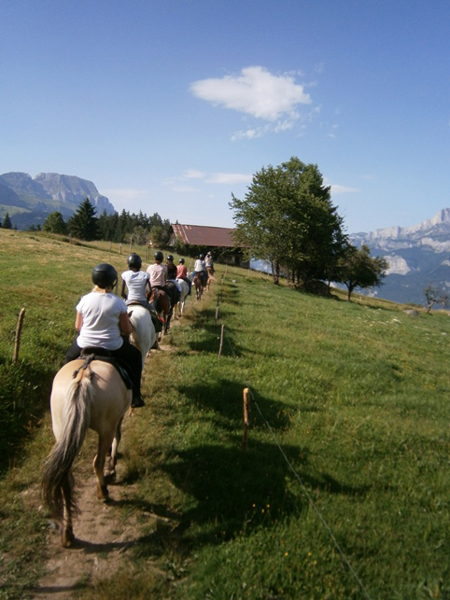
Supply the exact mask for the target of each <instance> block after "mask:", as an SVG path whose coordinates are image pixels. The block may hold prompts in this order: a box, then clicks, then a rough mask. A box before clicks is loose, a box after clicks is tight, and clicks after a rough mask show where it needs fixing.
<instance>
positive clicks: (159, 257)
mask: <svg viewBox="0 0 450 600" xmlns="http://www.w3.org/2000/svg"><path fill="white" fill-rule="evenodd" d="M155 260H159V262H161V261H163V260H164V254H163V253H162V252H161V250H158V252H155Z"/></svg>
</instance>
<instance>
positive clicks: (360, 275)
mask: <svg viewBox="0 0 450 600" xmlns="http://www.w3.org/2000/svg"><path fill="white" fill-rule="evenodd" d="M388 268H389V264H388V262H387V261H386V259H385V258H382V257H380V256H374V257H372V256H370V249H369V247H368V246H366V245H364V244H363V245H362V246H361V248H356V247H355V246H352V245H351V244H348V245H347V246H346V248H345V251H344V254H343V256H341V258H340V259H339V261H338V270H337V277H336V279H337V281H339V282H341V283H343V284H345V286H346V288H347V300H350V298H351V295H352V292H353V291H354V289H355V288H357V287H360V288H364V289H365V288H369V287H374V286H379V285H381V284H382V279H383V277H384V276H385V275H386V270H387V269H388Z"/></svg>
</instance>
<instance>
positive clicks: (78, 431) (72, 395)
mask: <svg viewBox="0 0 450 600" xmlns="http://www.w3.org/2000/svg"><path fill="white" fill-rule="evenodd" d="M91 376H92V371H91V370H90V369H89V373H86V369H85V368H84V366H83V367H82V368H81V369H79V371H78V373H77V372H76V374H75V378H74V379H73V380H72V381H71V382H70V384H69V387H68V389H67V392H66V396H65V398H64V400H63V402H64V406H63V414H64V418H65V424H64V428H63V431H62V433H61V435H60V437H59V439H58V440H57V441H56V442H55V444H54V446H53V449H52V451H51V453H50V455H49V457H48V459H47V461H46V463H45V465H44V475H43V479H42V490H43V497H44V501H45V502H46V504H47V506H48V508H49V510H50V513H51V514H52V515H54V516H55V517H59V518H60V517H61V516H62V514H63V509H64V501H65V502H66V504H67V505H68V506H67V507H68V508H69V509H70V510H72V511H77V505H76V501H75V499H74V495H73V490H74V479H73V476H72V473H71V468H72V464H73V462H74V460H75V458H76V456H77V454H78V453H79V451H80V448H81V445H82V444H83V441H84V438H85V436H86V432H87V430H88V428H89V421H90V412H91V401H92V397H93V393H94V389H93V386H92V382H91Z"/></svg>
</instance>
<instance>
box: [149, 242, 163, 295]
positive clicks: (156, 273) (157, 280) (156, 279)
mask: <svg viewBox="0 0 450 600" xmlns="http://www.w3.org/2000/svg"><path fill="white" fill-rule="evenodd" d="M163 260H164V254H163V253H162V252H161V251H160V250H158V251H157V252H155V262H154V264H153V265H150V266H149V267H148V268H147V273H148V274H149V275H150V287H151V288H159V289H161V290H164V291H165V292H166V293H167V289H166V287H165V286H166V279H167V267H166V265H162V264H161V263H162V261H163Z"/></svg>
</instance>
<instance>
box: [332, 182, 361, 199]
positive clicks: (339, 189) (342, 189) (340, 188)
mask: <svg viewBox="0 0 450 600" xmlns="http://www.w3.org/2000/svg"><path fill="white" fill-rule="evenodd" d="M360 191H361V190H360V189H359V188H353V187H347V186H345V185H338V184H333V185H331V195H332V196H336V195H337V194H348V193H353V192H360Z"/></svg>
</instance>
